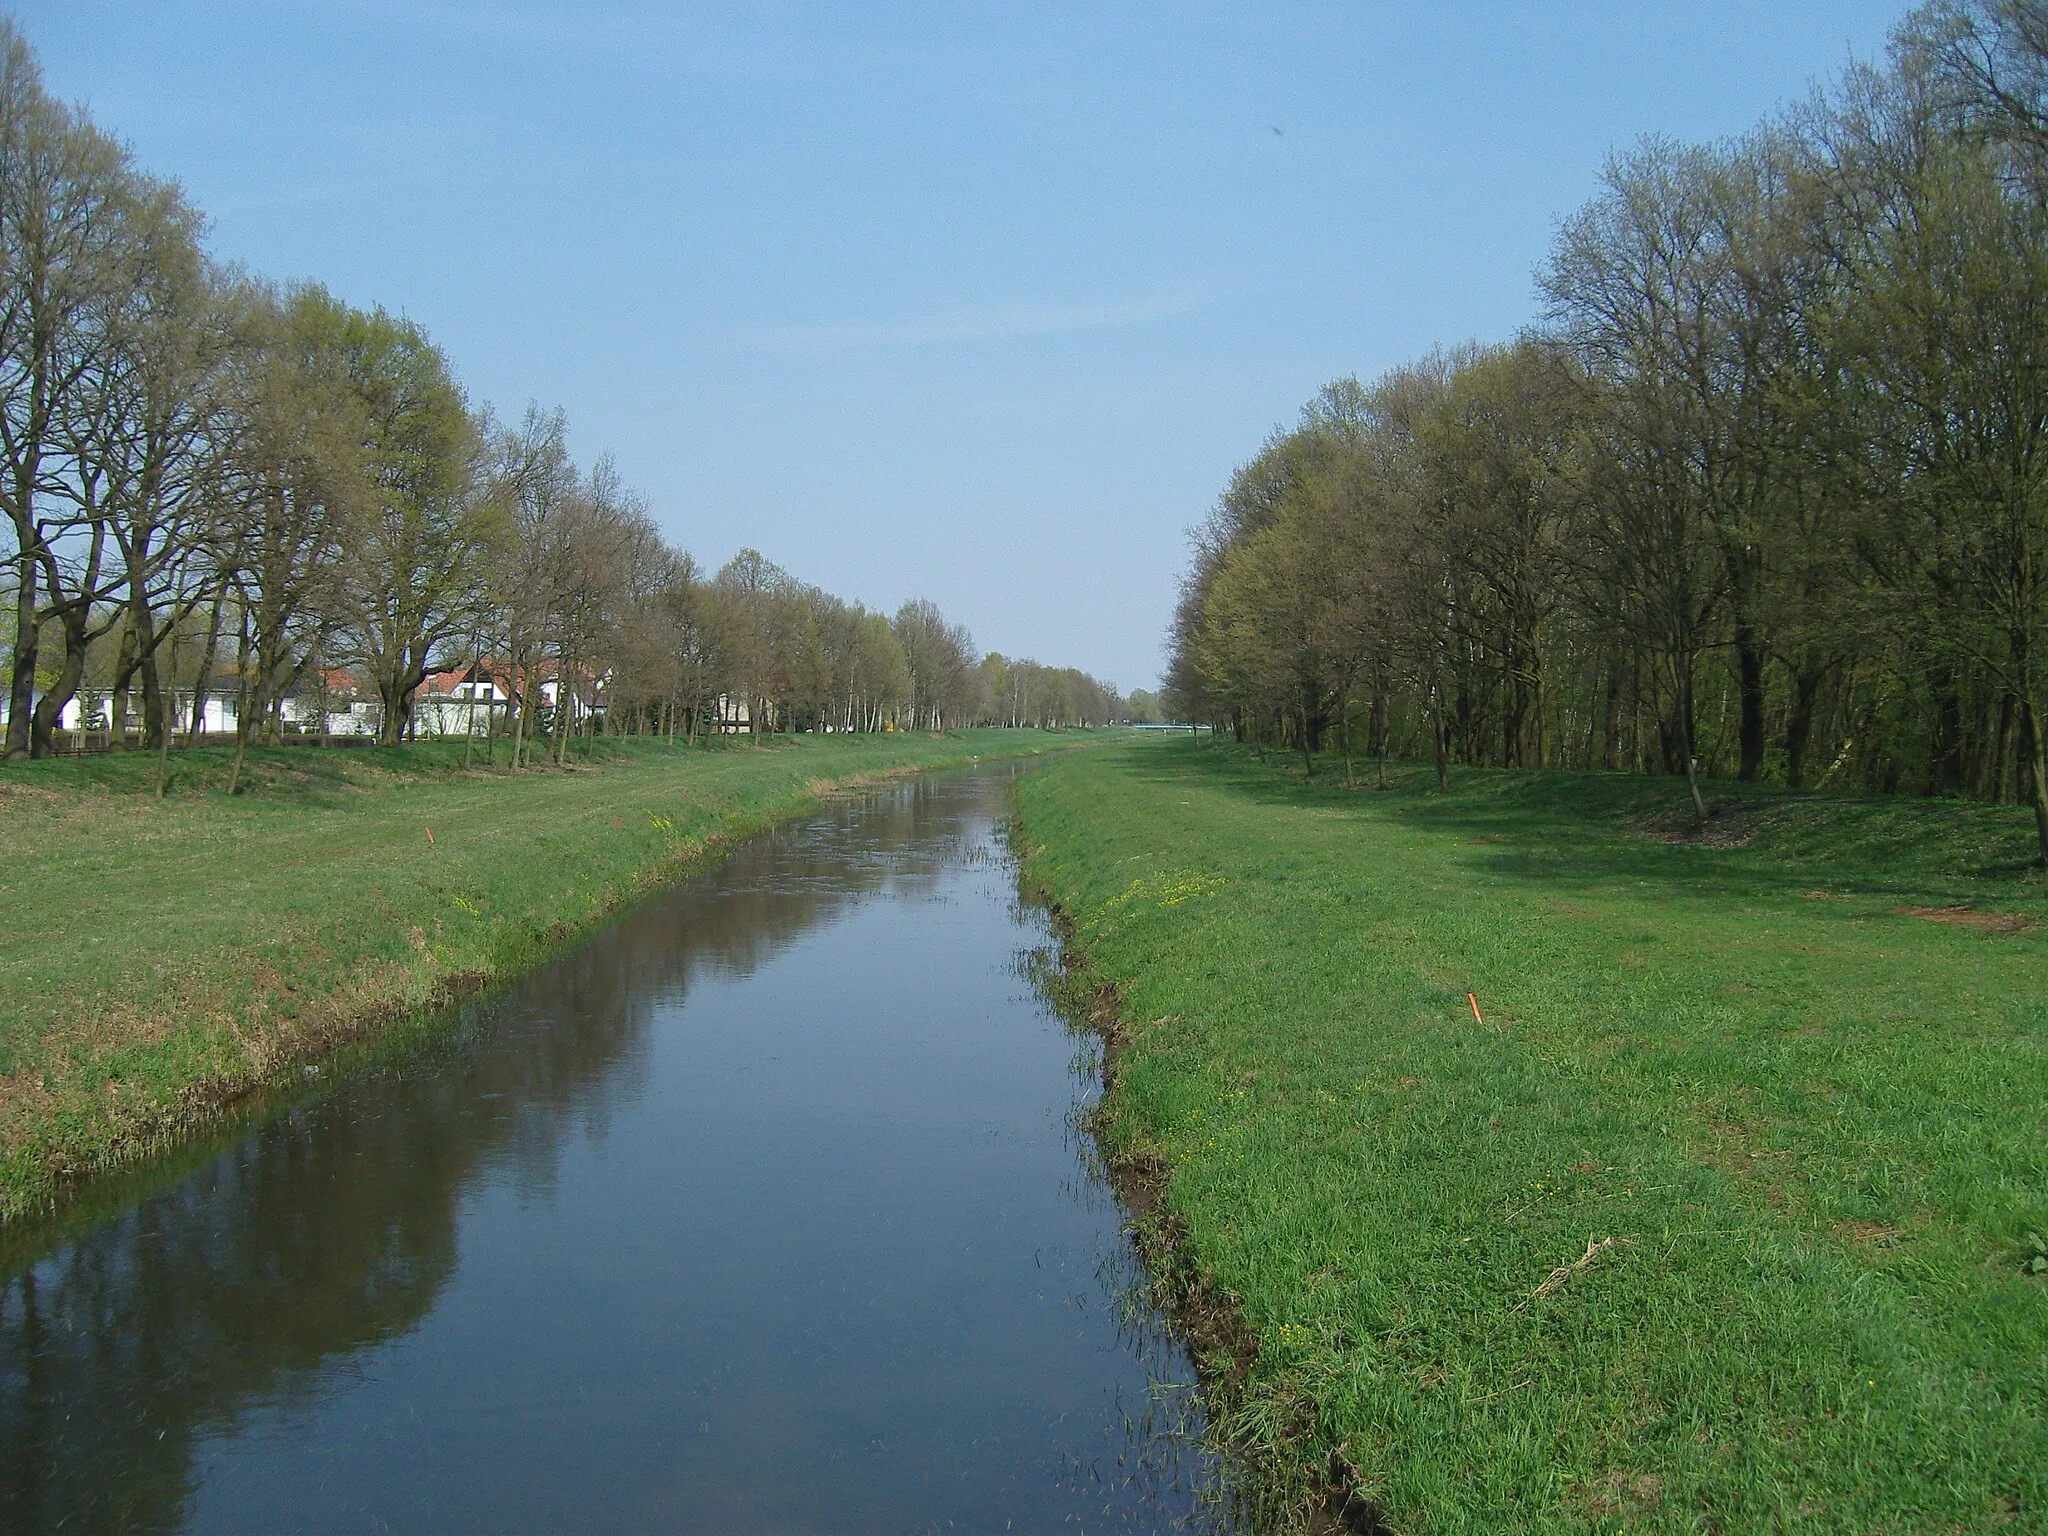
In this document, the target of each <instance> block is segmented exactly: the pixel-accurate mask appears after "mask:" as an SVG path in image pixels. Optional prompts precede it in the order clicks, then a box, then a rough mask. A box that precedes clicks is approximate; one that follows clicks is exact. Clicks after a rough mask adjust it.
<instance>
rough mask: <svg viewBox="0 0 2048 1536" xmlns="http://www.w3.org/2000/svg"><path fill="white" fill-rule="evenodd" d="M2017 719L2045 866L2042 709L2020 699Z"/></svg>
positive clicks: (2046, 775) (2046, 748)
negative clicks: (2023, 741) (2032, 790)
mask: <svg viewBox="0 0 2048 1536" xmlns="http://www.w3.org/2000/svg"><path fill="white" fill-rule="evenodd" d="M2020 719H2021V724H2022V725H2023V726H2024V727H2025V735H2026V742H2027V765H2026V766H2027V777H2028V778H2029V779H2030V780H2031V781H2032V783H2033V789H2034V839H2035V842H2036V843H2037V844H2038V845H2039V848H2040V858H2039V863H2040V864H2041V865H2042V866H2043V867H2044V868H2048V742H2044V741H2042V739H2041V712H2040V711H2039V710H2038V709H2037V708H2035V706H2034V701H2033V699H2032V698H2031V697H2029V698H2023V699H2021V700H2020Z"/></svg>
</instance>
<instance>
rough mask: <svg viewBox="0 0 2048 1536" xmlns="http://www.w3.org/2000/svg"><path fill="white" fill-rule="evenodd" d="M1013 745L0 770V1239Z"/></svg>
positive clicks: (866, 743) (1001, 735) (347, 754)
mask: <svg viewBox="0 0 2048 1536" xmlns="http://www.w3.org/2000/svg"><path fill="white" fill-rule="evenodd" d="M1062 741H1063V738H1059V737H1046V736H1043V735H1041V734H1040V733H1038V732H1034V731H969V732H958V733H953V734H949V735H947V736H945V737H942V738H935V737H931V736H926V735H921V734H919V735H901V736H896V735H889V736H873V737H800V738H782V739H779V740H777V741H776V742H775V743H774V744H773V745H772V746H769V747H765V748H753V747H739V746H734V747H721V748H716V749H712V750H709V751H693V750H691V749H689V748H686V747H669V746H665V745H663V744H661V743H656V742H646V743H642V742H632V741H628V742H608V743H607V742H601V743H599V744H598V753H599V755H598V757H597V758H596V759H595V760H594V761H590V762H578V763H573V764H572V765H571V766H569V767H567V768H564V769H559V770H558V769H539V770H531V771H527V772H524V773H521V774H519V775H517V776H509V775H505V774H503V773H497V772H491V771H487V770H484V769H483V768H482V767H481V765H480V764H479V766H478V768H477V769H475V770H473V771H470V772H464V771H462V768H461V760H462V749H461V746H460V744H456V745H453V746H449V745H442V744H423V745H419V746H410V747H400V748H390V749H381V750H376V751H366V750H361V749H355V750H340V749H335V750H329V751H320V750H317V749H309V748H291V749H288V750H282V751H274V752H268V753H263V752H259V753H253V754H252V755H251V761H250V764H249V765H248V767H247V768H246V769H245V770H244V786H245V787H244V790H243V792H242V793H240V794H237V795H236V796H234V797H232V798H230V797H229V796H227V795H225V794H223V793H222V792H221V789H222V787H223V786H224V785H225V782H226V779H227V771H228V764H229V761H230V754H229V753H228V752H226V751H225V750H218V751H216V750H213V749H202V750H200V751H198V752H194V753H189V754H180V755H179V756H177V757H175V758H173V759H172V767H173V769H174V773H175V778H174V780H173V783H172V785H171V789H170V793H169V794H168V795H167V796H166V797H165V798H164V799H162V800H158V799H156V798H154V796H153V795H152V794H151V793H150V783H151V774H152V772H153V770H154V767H155V762H154V759H153V758H150V757H148V756H146V755H143V754H134V755H123V756H115V757H102V758H83V759H61V760H50V761H44V762H35V763H21V764H11V765H8V766H6V767H5V768H0V839H4V846H5V847H6V849H7V857H6V860H5V861H4V863H0V912H4V914H5V915H4V917H0V1219H6V1218H12V1217H15V1216H18V1215H20V1214H22V1213H23V1212H25V1211H29V1210H33V1209H37V1208H39V1207H41V1206H42V1205H44V1204H45V1203H46V1202H47V1201H48V1200H49V1199H50V1198H51V1196H52V1195H53V1193H54V1192H55V1191H56V1189H57V1188H58V1186H59V1184H60V1183H61V1182H62V1181H63V1180H64V1179H65V1178H67V1177H71V1176H75V1175H78V1174H83V1173H90V1172H95V1171H100V1170H103V1169H106V1168H110V1167H113V1166H116V1165H118V1164H120V1163H122V1162H125V1161H132V1160H134V1159H135V1158H137V1157H139V1156H141V1155H144V1154H146V1153H148V1152H149V1151H151V1150H153V1149H155V1148H158V1147H162V1146H166V1145H169V1144H173V1143H175V1142H177V1141H179V1140H181V1139H184V1138H186V1137H188V1136H190V1135H191V1134H193V1133H194V1132H195V1131H196V1130H198V1129H201V1128H203V1127H204V1126H205V1125H206V1124H207V1123H208V1122H209V1120H211V1119H212V1118H214V1117H215V1115H216V1114H217V1112H218V1111H219V1109H220V1108H221V1107H223V1106H224V1105H226V1104H228V1103H230V1102H232V1101H233V1100H234V1099H236V1098H237V1097H239V1096H241V1095H243V1094H245V1093H247V1092H248V1091H249V1090H251V1089H252V1088H255V1087H258V1086H260V1085H262V1084H263V1083H264V1082H266V1081H268V1080H275V1079H276V1078H278V1077H280V1076H281V1075H282V1074H284V1073H287V1072H290V1071H295V1070H297V1069H298V1067H299V1066H300V1065H302V1064H304V1063H307V1062H310V1061H312V1060H315V1059H317V1058H318V1057H320V1056H321V1055H323V1054H324V1053H326V1052H328V1051H330V1050H332V1049H334V1048H336V1047H338V1046H342V1045H345V1044H349V1043H352V1042H355V1041H358V1040H361V1039H363V1038H365V1037H366V1036H368V1035H370V1034H372V1033H375V1032H376V1031H377V1030H378V1029H380V1028H382V1027H385V1026H388V1025H391V1024H393V1023H395V1022H399V1021H403V1020H407V1019H412V1018H416V1017H418V1016H419V1015H420V1014H421V1012H422V1010H425V1009H429V1008H431V1007H432V1006H433V1005H435V1004H438V1003H442V1002H445V1001H448V1000H450V999H453V998H455V997H458V996H461V995H463V994H464V993H467V992H470V991H474V990H476V989H477V988H479V987H482V986H486V985H488V984H490V983H491V982H493V981H497V980H502V979H506V978H509V977H510V976H513V975H515V974H517V973H519V972H520V971H523V970H525V969H528V968H530V967H531V966H532V965H533V964H535V963H536V962H538V961H539V960H541V959H542V958H545V957H546V956H547V955H548V954H550V953H552V952H553V951H554V950H556V949H558V948H559V947H560V946H561V945H562V944H564V943H565V942H567V941H568V940H570V939H572V938H573V937H575V936H576V935H578V934H580V933H582V932H584V931H585V930H587V929H588V928H590V927H591V926H592V925H594V924H596V923H597V922H599V921H601V920H602V919H603V918H604V917H605V916H606V915H607V914H608V913H610V912H611V911H613V910H614V909H616V908H617V907H618V906H620V905H621V904H623V903H625V902H628V901H630V900H632V899H633V898H634V897H635V896H638V895H640V894H642V893H643V892H645V891H646V890H648V889H649V888H650V887H651V886H652V885H654V884H655V883H657V882H658V881H660V880H662V879H664V878H668V877H670V876H672V875H674V874H676V873H678V872H680V871H681V870H682V869H684V868H686V867H687V866H688V865H689V864H690V862H691V861H693V860H697V859H701V858H703V857H704V856H705V854H706V852H707V850H709V849H711V848H713V847H714V846H715V845H716V844H717V843H719V842H721V841H726V840H730V839H733V838H736V837H741V836H745V835H746V834H748V833H750V832H754V831H757V830H759V829H760V828H762V827H764V826H766V825H768V824H769V823H771V822H773V821H775V820H777V819H779V818H782V817H786V816H788V815H791V814H794V813H795V812H797V811H800V810H802V809H803V808H804V807H806V806H807V805H808V804H810V803H811V801H812V799H813V798H814V797H815V796H816V795H817V794H819V793H821V792H823V791H825V790H827V789H830V788H832V787H836V786H840V785H847V784H852V783H857V782H859V781H860V780H862V779H864V778H868V777H873V776H881V775H888V774H893V773H900V772H903V771H907V770H913V769H923V768H935V767H942V766H946V765H949V764H955V763H962V762H965V761H967V760H968V759H970V758H971V757H974V756H977V755H979V756H982V757H998V756H1011V755H1016V754H1019V753H1025V752H1031V751H1033V750H1039V749H1044V748H1047V747H1050V746H1053V745H1055V744H1059V743H1061V742H1062Z"/></svg>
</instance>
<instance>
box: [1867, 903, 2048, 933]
mask: <svg viewBox="0 0 2048 1536" xmlns="http://www.w3.org/2000/svg"><path fill="white" fill-rule="evenodd" d="M1892 915H1893V916H1894V917H1917V918H1920V919H1921V920H1922V921H1924V922H1929V923H1949V924H1952V925H1953V926H1955V927H1957V928H1969V929H1972V930H1974V931H1975V932H1977V933H2031V932H2033V930H2034V929H2036V928H2038V927H2040V926H2041V924H2040V922H2039V921H2038V920H2037V919H2035V918H2031V917H2028V916H2027V915H2026V914H2025V913H2023V912H1979V911H1977V910H1976V909H1975V908H1973V907H1893V908H1892Z"/></svg>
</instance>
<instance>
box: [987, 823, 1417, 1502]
mask: <svg viewBox="0 0 2048 1536" xmlns="http://www.w3.org/2000/svg"><path fill="white" fill-rule="evenodd" d="M1008 837H1009V842H1010V847H1011V850H1012V852H1013V854H1014V855H1015V858H1016V863H1017V878H1018V886H1019V889H1020V891H1021V892H1022V895H1023V897H1024V899H1025V900H1026V901H1029V902H1032V903H1034V904H1036V905H1038V906H1040V907H1043V908H1044V909H1045V911H1046V913H1047V916H1048V920H1049V922H1050V924H1051V928H1052V934H1053V939H1054V941H1055V944H1056V945H1057V957H1058V963H1057V965H1056V967H1054V968H1052V969H1049V970H1047V971H1046V972H1044V973H1043V974H1042V975H1041V977H1040V984H1041V985H1042V987H1043V988H1044V991H1045V993H1046V996H1047V998H1048V1000H1049V1001H1050V1002H1051V1003H1052V1005H1053V1007H1054V1008H1055V1009H1056V1010H1057V1011H1058V1012H1059V1014H1060V1015H1061V1017H1063V1018H1065V1019H1066V1020H1067V1021H1068V1022H1069V1023H1071V1024H1073V1025H1074V1026H1076V1027H1077V1028H1081V1029H1085V1030H1087V1031H1088V1032H1089V1033H1091V1034H1093V1035H1095V1036H1096V1038H1097V1039H1099V1040H1100V1041H1101V1045H1102V1050H1101V1059H1102V1093H1101V1096H1100V1097H1099V1098H1098V1099H1097V1100H1096V1102H1095V1105H1094V1107H1093V1108H1092V1109H1091V1110H1090V1111H1089V1112H1088V1113H1087V1115H1086V1116H1085V1117H1083V1125H1084V1128H1085V1129H1086V1130H1087V1132H1088V1134H1089V1135H1090V1136H1091V1137H1092V1138H1093V1139H1094V1142H1095V1146H1096V1150H1097V1153H1098V1155H1099V1156H1100V1158H1101V1160H1102V1166H1103V1170H1104V1172H1105V1173H1106V1174H1107V1175H1108V1178H1109V1183H1110V1187H1111V1189H1112V1190H1113V1191H1114V1193H1115V1195H1116V1197H1117V1201H1118V1203H1119V1204H1120V1205H1121V1206H1122V1207H1123V1210H1124V1213H1125V1225H1126V1227H1127V1229H1128V1230H1129V1232H1130V1234H1131V1237H1132V1240H1133V1242H1134V1243H1135V1244H1136V1245H1137V1250H1138V1256H1139V1258H1140V1260H1141V1261H1142V1262H1143V1264H1144V1268H1145V1275H1146V1282H1147V1284H1148V1286H1149V1287H1150V1295H1149V1296H1148V1298H1147V1299H1148V1300H1149V1301H1150V1302H1151V1304H1152V1305H1153V1306H1154V1307H1155V1308H1156V1309H1157V1310H1158V1311H1159V1312H1160V1314H1161V1315H1162V1316H1164V1317H1165V1318H1166V1319H1167V1322H1168V1324H1169V1326H1170V1327H1171V1328H1172V1329H1173V1331H1174V1332H1175V1333H1176V1334H1177V1335H1178V1336H1179V1337H1180V1338H1181V1339H1182V1340H1183V1342H1184V1343H1185V1344H1186V1346H1187V1349H1188V1354H1189V1357H1190V1358H1191V1359H1192V1360H1193V1361H1194V1365H1195V1373H1196V1376H1197V1379H1198V1381H1199V1384H1200V1388H1201V1393H1202V1398H1203V1403H1204V1406H1205V1408H1206V1410H1207V1413H1206V1417H1207V1423H1208V1426H1209V1433H1210V1435H1211V1437H1212V1438H1213V1439H1214V1440H1215V1442H1216V1446H1217V1449H1218V1450H1219V1451H1220V1452H1221V1453H1222V1454H1223V1455H1224V1456H1226V1457H1227V1458H1228V1460H1229V1462H1230V1464H1231V1466H1232V1469H1233V1472H1234V1474H1235V1477H1234V1482H1235V1487H1234V1489H1233V1493H1234V1495H1235V1496H1236V1497H1237V1498H1238V1500H1239V1501H1240V1502H1241V1503H1242V1504H1243V1506H1244V1509H1245V1512H1246V1513H1247V1514H1248V1515H1249V1516H1250V1517H1251V1519H1252V1520H1253V1521H1254V1523H1255V1524H1256V1525H1258V1526H1260V1527H1262V1528H1270V1529H1273V1530H1277V1531H1288V1532H1303V1533H1307V1536H1328V1533H1335V1532H1350V1533H1354V1536H1392V1533H1391V1528H1390V1527H1389V1526H1388V1525H1387V1524H1386V1522H1385V1517H1384V1515H1383V1514H1382V1512H1381V1510H1380V1508H1379V1506H1378V1505H1377V1504H1376V1503H1375V1502H1374V1501H1373V1500H1372V1499H1371V1498H1370V1497H1369V1496H1368V1495H1367V1494H1366V1492H1365V1474H1364V1470H1363V1469H1362V1468H1360V1467H1357V1466H1354V1465H1353V1464H1352V1463H1351V1462H1350V1461H1349V1460H1347V1459H1346V1458H1345V1456H1344V1455H1343V1453H1342V1452H1341V1451H1337V1452H1333V1453H1331V1455H1330V1457H1329V1459H1328V1460H1327V1461H1325V1460H1324V1459H1323V1458H1322V1457H1321V1456H1320V1455H1318V1454H1315V1453H1314V1452H1313V1451H1312V1450H1311V1449H1310V1447H1309V1445H1308V1443H1307V1442H1308V1440H1309V1438H1310V1437H1309V1435H1308V1433H1307V1430H1308V1427H1309V1424H1308V1422H1306V1421H1311V1420H1312V1418H1313V1414H1314V1405H1313V1404H1311V1403H1309V1402H1307V1401H1306V1400H1304V1399H1301V1398H1299V1397H1298V1395H1296V1394H1295V1393H1293V1392H1292V1391H1291V1390H1290V1389H1289V1387H1288V1386H1287V1384H1285V1383H1282V1382H1270V1381H1269V1382H1260V1381H1257V1380H1256V1379H1255V1378H1254V1375H1253V1367H1254V1366H1255V1365H1256V1364H1257V1362H1258V1358H1259V1340H1258V1336H1257V1334H1256V1333H1254V1332H1253V1330H1252V1328H1251V1326H1250V1324H1249V1323H1247V1322H1246V1320H1245V1317H1244V1313H1243V1309H1242V1307H1241V1306H1240V1304H1239V1302H1240V1299H1239V1298H1238V1297H1236V1296H1233V1295H1232V1294H1231V1293H1229V1292H1228V1291H1226V1290H1224V1289H1223V1288H1222V1287H1221V1286H1220V1285H1218V1284H1217V1283H1216V1280H1215V1277H1214V1276H1213V1275H1211V1274H1210V1273H1209V1272H1208V1271H1207V1270H1206V1269H1205V1268H1203V1266H1202V1265H1201V1263H1200V1262H1199V1260H1197V1258H1196V1257H1195V1255H1194V1253H1193V1251H1192V1249H1191V1247H1190V1245H1189V1243H1188V1235H1187V1227H1186V1225H1185V1223H1184V1222H1183V1221H1182V1220H1181V1218H1180V1217H1179V1215H1178V1214H1177V1213H1176V1212H1175V1211H1174V1209H1173V1207H1172V1205H1171V1204H1170V1203H1169V1202H1168V1200H1167V1190H1168V1186H1169V1185H1170V1183H1171V1180H1172V1169H1171V1166H1170V1165H1169V1163H1168V1162H1167V1159H1166V1157H1165V1155H1164V1154H1163V1153H1162V1152H1161V1151H1160V1150H1159V1148H1158V1147H1157V1146H1155V1145H1153V1144H1152V1143H1151V1142H1150V1141H1149V1140H1148V1139H1147V1138H1146V1137H1145V1136H1144V1134H1143V1132H1142V1131H1141V1130H1140V1129H1139V1128H1138V1127H1136V1126H1134V1125H1133V1124H1132V1123H1131V1119H1130V1117H1129V1116H1128V1115H1127V1114H1126V1113H1125V1112H1124V1104H1123V1101H1122V1100H1121V1099H1120V1098H1119V1095H1118V1087H1117V1077H1118V1067H1119V1064H1120V1062H1121V1059H1122V1057H1123V1055H1124V1053H1125V1052H1126V1051H1127V1050H1128V1049H1129V1047H1130V1043H1131V1038H1132V1026H1131V1023H1130V1021H1129V1020H1128V1019H1127V1018H1126V1017H1125V1015H1124V1009H1123V1000H1124V992H1125V988H1126V986H1127V985H1128V978H1122V979H1118V978H1112V977H1109V976H1106V975H1104V974H1103V973H1102V972H1101V971H1099V970H1098V969H1097V968H1096V967H1095V964H1094V961H1093V959H1092V957H1091V956H1090V955H1089V954H1088V951H1087V948H1086V946H1084V945H1083V944H1081V942H1080V940H1079V937H1078V932H1077V929H1076V926H1075V923H1074V920H1073V918H1072V916H1071V915H1070V914H1069V913H1068V912H1067V910H1066V909H1065V908H1064V907H1063V906H1062V905H1061V904H1060V901H1059V898H1058V896H1057V894H1056V893H1055V892H1054V891H1053V890H1052V889H1051V887H1050V886H1049V884H1048V883H1047V882H1046V881H1045V879H1044V878H1043V877H1042V876H1041V875H1040V874H1039V873H1038V872H1037V871H1036V869H1035V868H1034V860H1033V856H1032V853H1033V845H1032V843H1031V840H1030V836H1029V833H1028V831H1027V830H1026V829H1025V827H1024V826H1023V823H1022V821H1021V819H1020V818H1019V817H1018V816H1017V814H1016V813H1015V812H1014V811H1013V812H1012V814H1011V817H1010V823H1009V829H1008Z"/></svg>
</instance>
